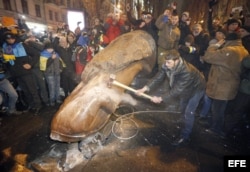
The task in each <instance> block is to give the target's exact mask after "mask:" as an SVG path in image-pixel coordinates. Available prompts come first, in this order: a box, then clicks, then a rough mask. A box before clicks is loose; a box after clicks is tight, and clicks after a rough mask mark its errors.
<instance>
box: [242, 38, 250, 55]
mask: <svg viewBox="0 0 250 172" xmlns="http://www.w3.org/2000/svg"><path fill="white" fill-rule="evenodd" d="M241 40H242V45H243V46H244V47H245V49H247V51H248V53H250V35H247V36H244V37H243V38H241Z"/></svg>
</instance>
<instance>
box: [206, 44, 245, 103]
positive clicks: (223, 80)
mask: <svg viewBox="0 0 250 172" xmlns="http://www.w3.org/2000/svg"><path fill="white" fill-rule="evenodd" d="M247 54H248V52H247V50H246V49H245V48H244V47H243V46H242V43H241V40H239V39H238V40H231V41H227V42H226V43H225V45H224V46H223V47H222V48H220V49H218V47H217V46H209V47H208V49H207V51H206V53H205V55H204V56H203V57H202V59H203V60H204V61H206V62H207V63H210V64H211V68H210V72H209V76H208V81H207V88H206V94H207V95H208V96H209V97H211V98H213V99H217V100H232V99H234V98H235V96H236V94H237V91H238V88H239V84H240V73H241V61H242V60H243V58H245V57H246V56H247Z"/></svg>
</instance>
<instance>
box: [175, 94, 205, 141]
mask: <svg viewBox="0 0 250 172" xmlns="http://www.w3.org/2000/svg"><path fill="white" fill-rule="evenodd" d="M203 95H204V90H202V91H197V92H196V93H195V94H194V96H193V97H191V98H189V99H181V100H180V108H181V112H182V113H183V114H184V128H183V129H182V131H181V137H183V138H184V139H188V138H189V136H190V134H191V132H192V129H193V124H194V118H195V111H196V109H197V107H198V105H199V102H200V100H201V98H202V96H203Z"/></svg>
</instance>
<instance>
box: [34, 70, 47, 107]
mask: <svg viewBox="0 0 250 172" xmlns="http://www.w3.org/2000/svg"><path fill="white" fill-rule="evenodd" d="M32 72H33V75H34V77H35V81H36V85H37V87H38V90H39V93H40V97H41V99H42V101H43V103H48V102H49V97H48V90H47V85H46V81H45V78H44V75H43V73H42V71H41V70H40V69H39V68H34V69H32Z"/></svg>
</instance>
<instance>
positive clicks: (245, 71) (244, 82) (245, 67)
mask: <svg viewBox="0 0 250 172" xmlns="http://www.w3.org/2000/svg"><path fill="white" fill-rule="evenodd" d="M239 91H240V92H242V93H244V94H247V95H250V56H248V57H247V58H244V59H243V60H242V74H241V82H240V88H239Z"/></svg>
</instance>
